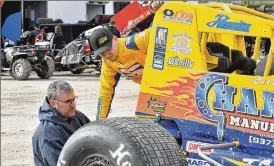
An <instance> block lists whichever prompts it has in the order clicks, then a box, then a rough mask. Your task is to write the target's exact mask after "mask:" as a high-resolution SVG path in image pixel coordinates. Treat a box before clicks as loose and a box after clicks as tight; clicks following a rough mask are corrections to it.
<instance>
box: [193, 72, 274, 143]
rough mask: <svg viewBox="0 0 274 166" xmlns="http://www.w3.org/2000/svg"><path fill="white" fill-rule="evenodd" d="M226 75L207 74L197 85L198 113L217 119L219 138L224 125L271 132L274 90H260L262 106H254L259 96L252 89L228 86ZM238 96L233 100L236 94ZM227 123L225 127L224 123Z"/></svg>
mask: <svg viewBox="0 0 274 166" xmlns="http://www.w3.org/2000/svg"><path fill="white" fill-rule="evenodd" d="M228 82H229V80H228V77H227V76H226V75H219V74H207V75H205V76H204V77H202V78H201V79H200V80H199V82H198V84H197V86H196V97H195V100H196V104H197V108H198V110H199V112H200V114H201V115H202V116H203V117H204V118H205V119H207V120H209V121H212V122H217V123H218V127H217V135H218V137H219V139H222V137H223V136H224V133H225V132H224V131H225V127H227V126H228V127H230V128H234V129H237V130H241V131H249V132H252V133H256V134H266V135H269V134H271V135H273V133H274V122H273V118H274V93H273V92H270V91H267V90H263V91H262V92H261V93H260V96H259V97H260V99H261V101H262V105H263V106H262V108H261V109H259V108H258V107H257V100H258V96H257V95H256V91H255V89H252V88H245V87H241V88H236V87H234V86H231V85H228ZM210 90H214V91H215V97H214V99H213V102H212V108H211V107H209V103H210V102H209V101H208V93H209V91H210ZM238 94H239V95H240V98H239V99H238V100H237V102H238V104H234V103H235V95H238ZM226 125H227V126H226Z"/></svg>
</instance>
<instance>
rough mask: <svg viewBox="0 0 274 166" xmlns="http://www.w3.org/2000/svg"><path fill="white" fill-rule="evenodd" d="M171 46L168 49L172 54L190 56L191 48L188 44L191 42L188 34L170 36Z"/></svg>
mask: <svg viewBox="0 0 274 166" xmlns="http://www.w3.org/2000/svg"><path fill="white" fill-rule="evenodd" d="M172 39H173V44H172V46H171V48H170V50H171V51H172V52H177V53H183V54H190V53H192V48H191V44H190V42H191V41H192V37H191V36H189V35H188V34H186V33H184V34H182V33H179V34H173V35H172Z"/></svg>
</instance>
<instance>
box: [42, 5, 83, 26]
mask: <svg viewBox="0 0 274 166" xmlns="http://www.w3.org/2000/svg"><path fill="white" fill-rule="evenodd" d="M47 2H48V13H47V15H48V18H52V19H53V20H55V19H62V20H63V22H64V23H78V21H79V20H83V21H86V2H87V1H47Z"/></svg>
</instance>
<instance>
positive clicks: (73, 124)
mask: <svg viewBox="0 0 274 166" xmlns="http://www.w3.org/2000/svg"><path fill="white" fill-rule="evenodd" d="M77 98H78V97H77V96H76V95H75V93H74V90H73V88H72V86H71V85H70V84H69V83H67V82H65V81H62V80H57V81H54V82H53V83H51V84H50V85H49V87H48V89H47V97H46V98H45V101H44V104H43V105H42V106H41V107H40V110H39V120H40V124H39V126H38V127H37V129H36V131H35V133H34V135H33V137H32V146H33V154H34V163H35V165H36V166H38V165H39V166H56V164H57V161H58V157H59V154H60V152H61V150H62V148H63V146H64V145H65V143H66V141H67V140H68V139H69V137H70V136H71V135H72V134H73V133H74V132H75V131H76V130H77V129H79V128H80V127H81V126H83V125H85V124H87V123H89V122H90V120H89V119H88V118H87V117H86V116H85V115H84V114H83V113H81V112H80V111H78V110H76V100H77Z"/></svg>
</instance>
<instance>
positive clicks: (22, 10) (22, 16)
mask: <svg viewBox="0 0 274 166" xmlns="http://www.w3.org/2000/svg"><path fill="white" fill-rule="evenodd" d="M24 17H25V13H24V1H21V19H22V20H21V26H22V27H21V33H23V32H24V31H25V29H24Z"/></svg>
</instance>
